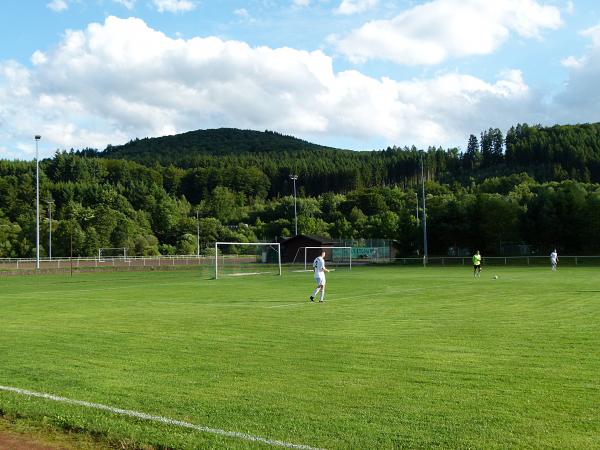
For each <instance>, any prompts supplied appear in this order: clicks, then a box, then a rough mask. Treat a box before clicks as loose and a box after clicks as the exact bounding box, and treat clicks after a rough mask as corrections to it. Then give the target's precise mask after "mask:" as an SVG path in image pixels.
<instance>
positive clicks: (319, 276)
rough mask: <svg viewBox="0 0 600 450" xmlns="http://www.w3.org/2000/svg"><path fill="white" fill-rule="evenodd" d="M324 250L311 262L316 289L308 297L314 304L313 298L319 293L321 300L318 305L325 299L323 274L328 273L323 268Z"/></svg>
mask: <svg viewBox="0 0 600 450" xmlns="http://www.w3.org/2000/svg"><path fill="white" fill-rule="evenodd" d="M325 254H326V253H325V250H322V251H321V256H317V257H316V258H315V260H314V262H313V269H314V270H315V281H316V282H317V288H316V289H315V291H314V292H313V294H312V295H311V296H310V301H311V302H314V301H315V297H316V296H317V294H318V293H319V291H321V298H320V299H319V303H323V301H324V298H325V272H329V270H327V268H326V267H325Z"/></svg>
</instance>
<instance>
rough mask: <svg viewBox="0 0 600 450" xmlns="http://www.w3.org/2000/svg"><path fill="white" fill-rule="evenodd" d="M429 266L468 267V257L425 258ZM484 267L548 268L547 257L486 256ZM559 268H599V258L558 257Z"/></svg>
mask: <svg viewBox="0 0 600 450" xmlns="http://www.w3.org/2000/svg"><path fill="white" fill-rule="evenodd" d="M388 261H389V262H392V263H396V264H403V265H423V258H394V259H392V260H388ZM427 264H428V265H431V266H470V265H471V264H472V259H471V257H470V256H434V257H431V256H430V257H429V258H427ZM482 264H483V265H484V266H538V267H541V266H546V265H547V266H549V265H550V257H549V256H487V257H484V258H483V260H482ZM559 266H600V256H578V255H567V256H560V257H559Z"/></svg>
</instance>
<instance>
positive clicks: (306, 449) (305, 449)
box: [0, 385, 323, 450]
mask: <svg viewBox="0 0 600 450" xmlns="http://www.w3.org/2000/svg"><path fill="white" fill-rule="evenodd" d="M0 391H5V392H13V393H16V394H19V395H26V396H28V397H37V398H43V399H47V400H52V401H55V402H61V403H67V404H69V405H78V406H85V407H87V408H93V409H99V410H103V411H108V412H111V413H113V414H119V415H122V416H128V417H135V418H137V419H142V420H150V421H153V422H160V423H163V424H166V425H174V426H178V427H183V428H189V429H192V430H196V431H200V432H203V433H210V434H215V435H219V436H226V437H231V438H235V439H242V440H244V441H250V442H260V443H263V444H268V445H272V446H274V447H283V448H291V449H298V450H323V449H319V448H317V447H311V446H309V445H303V444H293V443H291V442H285V441H279V440H276V439H268V438H264V437H261V436H254V435H252V434H248V433H240V432H238V431H226V430H221V429H219V428H211V427H206V426H203V425H195V424H193V423H190V422H184V421H181V420H176V419H169V418H168V417H162V416H155V415H152V414H146V413H143V412H139V411H132V410H129V409H121V408H115V407H113V406H107V405H103V404H101V403H92V402H86V401H83V400H73V399H70V398H66V397H59V396H57V395H52V394H46V393H43V392H35V391H29V390H27V389H20V388H16V387H11V386H1V385H0Z"/></svg>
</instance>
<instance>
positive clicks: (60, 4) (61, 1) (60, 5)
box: [46, 0, 69, 12]
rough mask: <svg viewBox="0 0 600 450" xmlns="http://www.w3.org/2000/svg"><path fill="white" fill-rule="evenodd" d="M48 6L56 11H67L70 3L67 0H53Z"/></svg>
mask: <svg viewBox="0 0 600 450" xmlns="http://www.w3.org/2000/svg"><path fill="white" fill-rule="evenodd" d="M46 6H47V7H48V8H50V9H51V10H52V11H55V12H61V11H66V10H67V9H69V4H68V3H67V2H66V0H52V1H51V2H50V3H48V4H47V5H46Z"/></svg>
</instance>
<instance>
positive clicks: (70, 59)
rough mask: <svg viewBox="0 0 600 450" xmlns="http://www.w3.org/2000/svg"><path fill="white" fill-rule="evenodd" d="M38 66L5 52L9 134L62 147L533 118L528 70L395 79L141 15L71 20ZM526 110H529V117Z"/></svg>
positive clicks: (423, 137)
mask: <svg viewBox="0 0 600 450" xmlns="http://www.w3.org/2000/svg"><path fill="white" fill-rule="evenodd" d="M33 59H34V60H35V62H36V65H35V66H34V67H33V69H27V68H25V67H24V66H21V65H19V64H17V63H15V62H3V63H2V62H0V142H25V143H26V145H29V144H27V143H28V142H29V140H30V137H31V136H32V135H33V134H35V133H40V134H42V136H43V139H44V143H45V144H46V145H53V148H54V149H55V148H57V147H60V148H70V147H86V146H92V147H97V148H104V147H105V146H106V145H107V144H109V143H110V144H118V143H122V142H126V141H128V140H129V139H131V138H133V137H136V136H137V137H144V136H160V135H164V134H172V133H176V132H183V131H188V130H192V129H198V128H212V127H223V126H230V127H239V128H252V129H272V130H277V131H281V132H285V133H289V134H294V135H297V136H301V137H311V138H314V139H316V140H318V139H319V136H321V137H327V138H331V137H332V136H340V137H349V138H352V139H356V140H357V141H360V140H363V141H364V142H366V141H369V140H371V141H372V140H373V139H374V138H376V139H378V140H381V139H384V140H385V141H386V142H391V143H397V144H416V145H429V144H436V145H449V144H453V143H454V144H455V143H456V142H462V141H463V140H464V136H465V135H466V136H468V134H469V133H471V132H473V131H478V130H481V129H486V128H488V127H489V126H491V125H493V126H498V127H501V128H503V127H508V126H509V125H511V124H512V122H513V121H515V115H516V113H515V112H518V111H522V112H523V114H524V115H525V119H527V120H529V121H533V120H531V119H529V117H530V115H529V113H530V112H531V111H536V110H538V109H539V108H538V106H539V105H537V104H536V103H535V102H536V99H535V96H533V95H532V93H531V92H530V89H529V88H528V86H527V85H526V83H525V82H524V80H523V77H522V75H521V73H520V72H518V71H509V72H507V73H505V74H501V76H500V78H499V79H498V80H497V81H496V82H494V83H488V82H485V81H483V80H480V79H478V78H475V77H472V76H469V75H462V74H445V75H441V76H437V77H435V78H431V79H422V80H409V81H396V80H392V79H389V78H381V79H377V78H373V77H369V76H367V75H365V74H362V73H360V72H358V71H354V70H349V71H343V72H335V71H334V69H333V61H332V58H331V57H329V56H327V55H325V54H324V53H323V52H321V51H313V52H307V51H301V50H295V49H291V48H275V49H274V48H268V47H256V48H253V47H250V46H249V45H247V44H246V43H244V42H239V41H225V40H222V39H220V38H217V37H207V38H193V39H189V40H183V39H172V38H170V37H168V36H166V35H164V34H163V33H160V32H158V31H155V30H153V29H151V28H149V27H148V26H147V25H146V24H145V23H144V22H143V21H141V20H139V19H134V18H130V19H118V18H116V17H108V18H107V19H106V21H105V22H104V23H103V24H90V25H89V26H88V27H87V28H86V29H85V30H81V31H69V32H67V33H66V34H65V35H64V38H63V39H62V41H61V42H60V43H59V44H58V45H57V46H56V47H55V48H54V49H52V50H51V51H49V52H46V53H42V52H36V56H35V57H34V58H33ZM525 119H523V120H525Z"/></svg>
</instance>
